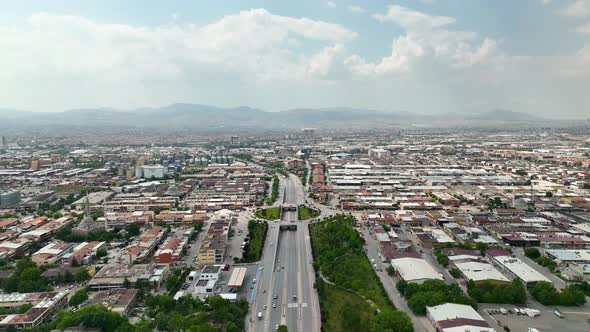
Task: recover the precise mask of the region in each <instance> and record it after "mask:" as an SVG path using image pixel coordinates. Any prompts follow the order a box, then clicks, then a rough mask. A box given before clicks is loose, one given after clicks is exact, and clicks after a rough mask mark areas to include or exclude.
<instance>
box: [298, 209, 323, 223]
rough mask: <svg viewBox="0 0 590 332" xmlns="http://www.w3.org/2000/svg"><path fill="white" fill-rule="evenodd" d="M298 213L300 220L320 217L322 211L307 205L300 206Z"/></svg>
mask: <svg viewBox="0 0 590 332" xmlns="http://www.w3.org/2000/svg"><path fill="white" fill-rule="evenodd" d="M297 215H298V217H299V220H308V219H313V218H317V217H319V216H320V211H318V210H315V209H312V208H308V207H307V206H300V207H299V208H298V209H297Z"/></svg>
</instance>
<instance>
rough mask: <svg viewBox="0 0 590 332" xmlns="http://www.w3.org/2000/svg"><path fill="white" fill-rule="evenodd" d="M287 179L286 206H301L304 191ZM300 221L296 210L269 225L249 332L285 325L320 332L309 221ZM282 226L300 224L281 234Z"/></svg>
mask: <svg viewBox="0 0 590 332" xmlns="http://www.w3.org/2000/svg"><path fill="white" fill-rule="evenodd" d="M284 180H285V184H286V185H285V196H284V204H289V205H299V204H302V203H303V201H304V192H303V187H302V186H301V183H300V181H299V180H298V179H297V178H296V177H295V176H293V175H291V176H290V177H288V178H285V179H284ZM297 219H298V218H297V212H296V211H288V212H286V211H285V212H283V215H282V216H281V220H280V222H270V223H269V224H270V227H269V230H268V233H267V239H266V243H265V248H264V252H263V257H262V261H261V263H260V266H261V268H262V269H261V270H260V271H259V280H258V281H257V284H256V286H255V291H256V297H255V300H254V302H253V303H252V307H251V312H250V317H251V318H250V322H249V330H250V331H261V332H267V331H275V329H276V327H277V326H278V325H286V326H287V328H288V330H289V331H305V332H307V331H309V332H320V325H321V323H320V307H319V301H318V298H317V293H316V292H315V289H314V288H313V284H314V282H315V276H314V272H313V267H312V264H311V262H312V256H311V244H310V242H309V231H308V229H307V222H299V221H297ZM280 225H282V226H286V225H297V230H283V231H280V227H279V226H280ZM275 297H276V298H275ZM273 305H274V306H276V308H273ZM265 306H266V307H265ZM265 308H266V309H265ZM259 312H260V313H262V318H261V319H258V313H259Z"/></svg>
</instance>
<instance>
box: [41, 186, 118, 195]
mask: <svg viewBox="0 0 590 332" xmlns="http://www.w3.org/2000/svg"><path fill="white" fill-rule="evenodd" d="M51 189H53V191H55V193H56V194H57V195H69V194H76V195H77V194H82V193H83V194H86V193H89V192H95V191H105V190H108V188H103V187H87V186H77V185H68V186H55V187H53V188H51Z"/></svg>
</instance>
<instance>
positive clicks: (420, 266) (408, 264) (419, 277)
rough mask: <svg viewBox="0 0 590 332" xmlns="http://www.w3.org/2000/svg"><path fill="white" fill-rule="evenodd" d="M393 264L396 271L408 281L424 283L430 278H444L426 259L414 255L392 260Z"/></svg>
mask: <svg viewBox="0 0 590 332" xmlns="http://www.w3.org/2000/svg"><path fill="white" fill-rule="evenodd" d="M391 266H393V268H394V269H395V273H396V274H397V275H398V276H399V277H400V278H402V279H403V280H405V281H407V282H415V283H422V282H424V281H426V280H430V279H438V280H443V277H442V276H441V275H440V274H439V273H438V272H436V270H435V269H434V267H432V265H430V264H429V263H428V262H427V261H426V260H425V259H422V258H414V257H402V258H396V259H392V260H391Z"/></svg>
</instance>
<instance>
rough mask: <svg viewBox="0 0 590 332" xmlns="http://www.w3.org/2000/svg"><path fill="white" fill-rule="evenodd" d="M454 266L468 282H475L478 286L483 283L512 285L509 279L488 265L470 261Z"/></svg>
mask: <svg viewBox="0 0 590 332" xmlns="http://www.w3.org/2000/svg"><path fill="white" fill-rule="evenodd" d="M454 265H455V266H456V267H457V269H459V271H461V274H463V276H465V278H466V279H467V280H473V282H474V283H475V284H476V285H477V284H479V283H483V282H491V283H492V284H508V283H510V280H509V279H508V278H506V277H505V276H504V275H503V274H502V273H500V271H498V270H497V269H496V268H495V267H494V266H493V265H491V264H488V263H484V262H473V261H470V262H460V263H454Z"/></svg>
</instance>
